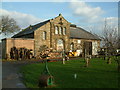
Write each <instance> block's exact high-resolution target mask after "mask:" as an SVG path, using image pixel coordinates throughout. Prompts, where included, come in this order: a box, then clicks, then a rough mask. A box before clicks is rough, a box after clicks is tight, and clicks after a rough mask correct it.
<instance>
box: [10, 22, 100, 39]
mask: <svg viewBox="0 0 120 90" xmlns="http://www.w3.org/2000/svg"><path fill="white" fill-rule="evenodd" d="M49 21H50V20H46V21H44V22H41V23H38V24H36V25H33V26H29V27H28V28H26V29H24V30H23V31H21V32H19V33H18V34H16V35H14V36H13V37H12V38H17V37H19V36H23V35H27V34H31V33H33V32H34V31H35V30H36V29H37V28H39V27H41V26H43V25H45V24H46V23H48V22H49ZM70 38H79V39H93V40H100V38H99V37H98V36H96V35H93V34H91V33H90V32H87V31H86V30H84V29H82V28H80V27H76V25H75V24H71V25H70Z"/></svg>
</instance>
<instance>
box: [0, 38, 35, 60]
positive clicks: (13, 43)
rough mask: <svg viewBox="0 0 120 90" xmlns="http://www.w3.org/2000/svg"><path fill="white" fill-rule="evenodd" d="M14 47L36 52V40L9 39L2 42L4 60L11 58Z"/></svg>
mask: <svg viewBox="0 0 120 90" xmlns="http://www.w3.org/2000/svg"><path fill="white" fill-rule="evenodd" d="M12 47H16V48H27V49H32V50H33V51H34V39H24V38H7V39H3V40H2V48H3V49H2V58H3V59H4V58H10V50H11V48H12ZM33 54H34V53H33Z"/></svg>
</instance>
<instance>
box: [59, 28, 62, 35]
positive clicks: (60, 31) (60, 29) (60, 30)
mask: <svg viewBox="0 0 120 90" xmlns="http://www.w3.org/2000/svg"><path fill="white" fill-rule="evenodd" d="M59 34H60V35H61V34H62V27H59Z"/></svg>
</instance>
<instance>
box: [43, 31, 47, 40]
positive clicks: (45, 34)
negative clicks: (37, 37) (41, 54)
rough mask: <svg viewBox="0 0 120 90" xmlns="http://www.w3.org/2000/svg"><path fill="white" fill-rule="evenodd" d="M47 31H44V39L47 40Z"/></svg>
mask: <svg viewBox="0 0 120 90" xmlns="http://www.w3.org/2000/svg"><path fill="white" fill-rule="evenodd" d="M46 36H47V33H46V32H45V31H44V32H43V40H46Z"/></svg>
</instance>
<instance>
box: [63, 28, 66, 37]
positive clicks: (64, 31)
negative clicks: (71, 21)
mask: <svg viewBox="0 0 120 90" xmlns="http://www.w3.org/2000/svg"><path fill="white" fill-rule="evenodd" d="M65 34H66V27H64V28H63V35H65Z"/></svg>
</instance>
